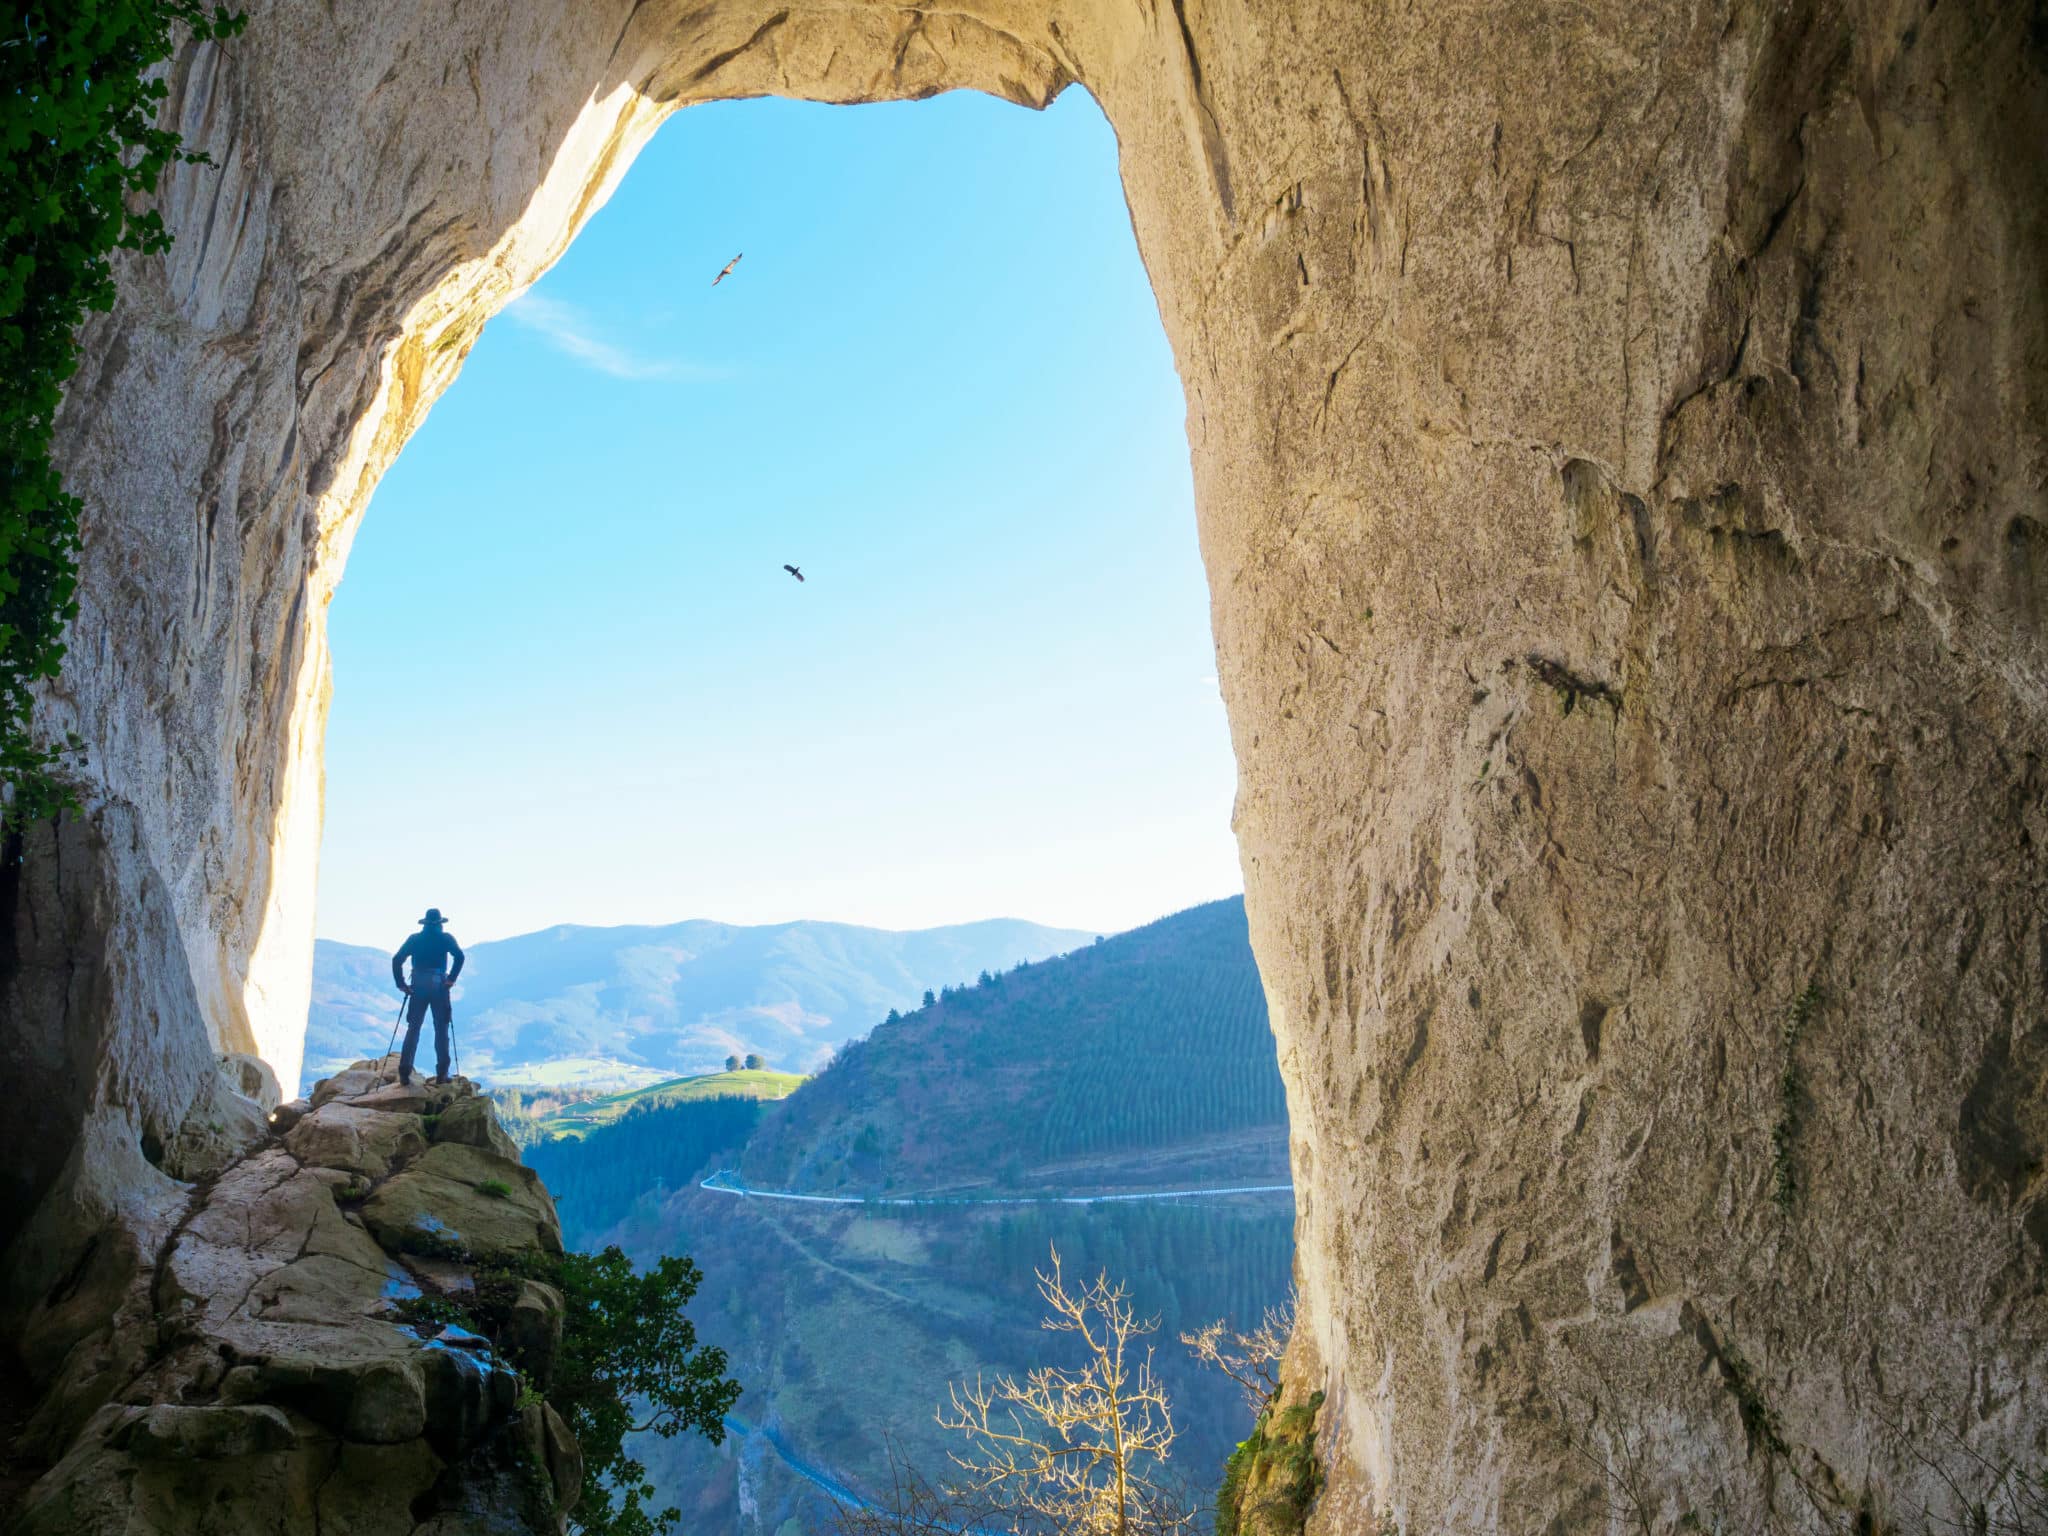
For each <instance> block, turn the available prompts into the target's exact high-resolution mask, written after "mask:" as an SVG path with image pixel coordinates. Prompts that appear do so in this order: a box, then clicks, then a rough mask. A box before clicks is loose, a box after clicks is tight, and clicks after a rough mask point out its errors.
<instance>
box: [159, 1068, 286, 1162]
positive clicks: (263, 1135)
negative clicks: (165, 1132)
mask: <svg viewBox="0 0 2048 1536" xmlns="http://www.w3.org/2000/svg"><path fill="white" fill-rule="evenodd" d="M269 1136H270V1120H269V1117H268V1115H267V1113H266V1112H265V1110H264V1109H263V1108H262V1107H261V1106H260V1105H259V1104H258V1103H257V1102H256V1100H254V1099H252V1098H246V1097H244V1096H243V1095H242V1094H241V1093H239V1092H237V1091H236V1089H235V1088H234V1087H233V1086H232V1085H231V1084H230V1083H229V1081H228V1079H227V1078H226V1077H224V1076H222V1075H220V1074H219V1073H215V1074H214V1075H213V1076H212V1077H210V1078H209V1079H207V1081H206V1082H205V1084H204V1086H203V1089H202V1092H201V1096H200V1098H199V1100H198V1102H196V1103H195V1104H194V1105H193V1106H192V1108H191V1109H190V1110H189V1111H187V1113H186V1115H185V1118H184V1120H183V1121H182V1122H181V1123H180V1125H179V1127H178V1133H177V1134H176V1135H175V1136H173V1137H172V1138H171V1143H170V1145H169V1146H168V1147H167V1148H165V1150H164V1157H163V1170H164V1172H166V1173H168V1174H170V1175H171V1176H172V1177H173V1178H178V1179H203V1178H210V1177H212V1176H213V1175H215V1174H217V1173H219V1172H220V1171H221V1170H222V1169H224V1168H226V1167H227V1166H228V1165H229V1164H230V1163H232V1162H234V1161H235V1160H236V1159H237V1158H239V1157H242V1156H244V1155H246V1154H247V1153H248V1152H249V1150H250V1149H251V1148H253V1147H256V1146H260V1145H261V1144H262V1143H263V1142H264V1141H265V1140H267V1139H268V1138H269Z"/></svg>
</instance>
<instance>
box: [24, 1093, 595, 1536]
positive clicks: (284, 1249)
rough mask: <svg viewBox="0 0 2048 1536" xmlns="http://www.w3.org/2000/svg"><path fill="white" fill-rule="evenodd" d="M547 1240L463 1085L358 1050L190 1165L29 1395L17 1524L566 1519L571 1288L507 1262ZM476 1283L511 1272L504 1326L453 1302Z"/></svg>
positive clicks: (529, 1195)
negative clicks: (551, 1393)
mask: <svg viewBox="0 0 2048 1536" xmlns="http://www.w3.org/2000/svg"><path fill="white" fill-rule="evenodd" d="M561 1251H562V1231H561V1224H560V1222H559V1220H558V1219H557V1218H556V1215H555V1208H554V1202H553V1201H552V1200H551V1199H550V1198H549V1196H548V1192H547V1190H546V1188H545V1187H544V1186H543V1185H542V1184H541V1182H540V1180H539V1178H537V1177H536V1176H535V1175H534V1173H533V1172H532V1170H531V1169H528V1168H526V1167H523V1166H522V1165H521V1164H520V1161H519V1153H518V1150H517V1148H515V1147H514V1146H513V1144H512V1142H511V1140H510V1139H509V1138H508V1137H507V1136H506V1135H505V1133H504V1131H503V1130H502V1129H500V1128H499V1125H498V1121H497V1116H496V1114H495V1112H494V1111H493V1109H492V1106H491V1103H490V1101H489V1100H488V1099H486V1098H484V1097H482V1096H480V1095H479V1094H478V1093H477V1091H476V1089H475V1087H474V1086H473V1085H472V1084H471V1083H470V1082H468V1081H467V1080H466V1079H463V1078H456V1079H455V1080H453V1081H452V1082H450V1083H447V1084H443V1085H430V1084H426V1083H423V1082H419V1081H415V1082H414V1083H413V1084H411V1085H409V1086H407V1085H401V1084H400V1083H399V1082H398V1081H397V1058H396V1057H389V1058H386V1059H385V1060H384V1061H382V1062H369V1061H362V1062H357V1063H356V1064H355V1065H354V1066H353V1067H352V1068H351V1069H350V1070H348V1071H346V1072H343V1073H340V1074H339V1075H337V1076H335V1077H332V1078H328V1079H324V1080H323V1081H321V1082H320V1083H319V1084H318V1085H316V1087H315V1088H314V1091H313V1094H312V1096H311V1098H310V1100H307V1099H300V1100H295V1101H293V1102H292V1103H289V1104H283V1105H280V1106H278V1108H277V1109H276V1110H275V1111H273V1112H272V1113H271V1114H270V1116H269V1117H268V1123H267V1125H266V1126H264V1127H263V1129H262V1130H261V1131H260V1132H259V1133H258V1134H257V1135H256V1136H255V1137H254V1138H253V1139H252V1140H250V1141H249V1142H248V1144H247V1145H246V1146H245V1148H244V1149H243V1150H242V1151H241V1153H240V1155H238V1156H234V1157H232V1158H230V1159H229V1160H227V1161H226V1163H225V1166H223V1167H221V1168H220V1170H219V1171H218V1172H217V1173H215V1174H212V1175H210V1176H208V1177H205V1178H202V1179H200V1180H199V1181H197V1182H196V1183H194V1184H193V1185H192V1186H191V1192H190V1196H189V1200H188V1202H187V1204H186V1206H185V1209H184V1211H183V1213H182V1215H180V1216H179V1217H178V1218H177V1220H176V1221H175V1223H174V1224H173V1225H172V1226H171V1227H170V1230H169V1232H168V1234H167V1236H166V1237H165V1238H164V1240H163V1244H162V1247H161V1249H160V1251H159V1252H158V1253H157V1254H156V1256H155V1262H154V1264H153V1265H149V1266H147V1267H145V1268H143V1269H141V1270H140V1271H139V1272H138V1273H136V1275H135V1276H134V1280H133V1283H132V1284H131V1285H130V1286H129V1287H128V1295H127V1297H126V1298H125V1299H124V1301H123V1303H122V1304H121V1305H120V1306H119V1307H117V1308H116V1309H115V1317H114V1320H113V1324H112V1327H111V1329H103V1330H101V1331H100V1333H99V1335H97V1338H98V1344H97V1347H96V1348H95V1349H94V1350H93V1351H92V1352H91V1357H90V1358H84V1359H74V1360H72V1361H69V1362H67V1364H68V1365H69V1367H70V1368H69V1369H68V1370H66V1371H65V1372H64V1373H62V1374H61V1375H60V1377H59V1378H58V1380H57V1381H56V1382H55V1383H54V1384H53V1386H52V1388H51V1391H50V1392H49V1394H48V1396H47V1397H46V1398H45V1400H44V1403H43V1406H42V1408H41V1409H40V1410H39V1411H38V1413H37V1416H36V1418H37V1421H38V1425H37V1427H39V1428H40V1430H41V1431H42V1433H43V1434H44V1436H45V1437H46V1443H48V1444H50V1446H51V1449H52V1451H54V1452H55V1453H57V1454H56V1460H55V1464H54V1465H53V1466H51V1467H50V1469H49V1471H48V1472H46V1473H45V1474H44V1475H43V1476H42V1477H41V1478H40V1479H39V1480H38V1481H37V1482H36V1483H35V1485H34V1486H33V1488H31V1489H30V1490H29V1492H28V1495H27V1497H26V1499H25V1501H24V1503H23V1507H22V1509H21V1511H20V1525H19V1530H20V1531H21V1532H22V1533H23V1536H82V1533H103V1532H104V1533H111V1532H140V1531H148V1532H152V1533H175V1536H215V1533H219V1536H229V1533H233V1536H248V1533H254V1532H276V1533H293V1536H296V1533H300V1532H304V1533H308V1536H314V1533H317V1536H348V1533H362V1536H393V1533H397V1532H407V1533H412V1536H455V1533H458V1532H460V1533H464V1536H470V1533H479V1532H482V1533H506V1536H510V1533H515V1532H557V1531H560V1530H561V1529H563V1528H564V1526H565V1523H566V1512H567V1510H568V1508H569V1507H570V1505H571V1504H572V1503H573V1502H574V1500H575V1497H576V1494H577V1491H578V1489H579V1488H580V1486H581V1482H582V1463H581V1456H580V1453H579V1451H578V1449H577V1446H576V1442H575V1440H574V1438H573V1437H572V1436H571V1435H570V1433H569V1430H568V1427H567V1425H566V1424H564V1423H563V1421H562V1419H561V1417H560V1416H559V1415H558V1414H557V1413H556V1412H555V1411H554V1409H553V1408H551V1407H549V1406H548V1405H547V1403H546V1402H545V1401H544V1400H542V1398H541V1396H540V1392H541V1389H543V1388H544V1387H545V1386H546V1383H547V1380H548V1376H549V1372H550V1369H551V1367H552V1364H553V1359H554V1355H555V1352H556V1349H557V1348H558V1346H559V1344H560V1340H561V1333H562V1297H561V1295H560V1293H559V1292H558V1291H556V1290H555V1289H554V1288H553V1287H552V1286H550V1285H548V1284H546V1283H544V1282H543V1281H541V1280H538V1279H532V1278H526V1277H525V1276H524V1275H522V1273H521V1271H522V1270H524V1269H533V1268H538V1267H542V1265H540V1264H537V1263H536V1262H535V1261H543V1260H545V1258H546V1257H547V1256H550V1255H555V1254H559V1253H560V1252H561ZM479 1284H484V1285H488V1286H493V1287H496V1288H498V1289H500V1290H509V1292H510V1294H509V1295H507V1296H506V1297H504V1298H502V1299H501V1301H502V1306H503V1308H504V1310H505V1314H506V1316H507V1317H508V1318H509V1320H510V1321H509V1323H508V1325H507V1326H506V1327H505V1328H504V1329H503V1330H501V1331H500V1333H501V1337H500V1341H499V1344H498V1345H496V1346H494V1345H493V1344H492V1343H491V1342H489V1341H487V1340H485V1339H483V1338H480V1337H479V1336H477V1335H476V1334H474V1333H470V1332H468V1331H466V1330H465V1329H463V1328H460V1327H456V1326H452V1325H450V1324H448V1323H447V1322H446V1321H445V1320H444V1319H445V1317H446V1316H447V1314H449V1313H450V1312H452V1311H453V1310H454V1307H453V1306H451V1305H450V1304H451V1303H454V1304H460V1303H463V1302H467V1301H472V1300H474V1298H475V1294H476V1290H477V1287H478V1286H479ZM501 1350H502V1352H501ZM110 1380H114V1381H118V1382H119V1384H118V1385H117V1386H115V1387H114V1388H113V1390H111V1391H109V1390H108V1387H107V1383H108V1382H109V1381H110ZM95 1399H97V1401H95ZM67 1424H77V1425H78V1427H77V1428H76V1430H75V1431H74V1432H71V1433H65V1432H64V1428H63V1427H64V1426H65V1425H67ZM52 1437H54V1438H52Z"/></svg>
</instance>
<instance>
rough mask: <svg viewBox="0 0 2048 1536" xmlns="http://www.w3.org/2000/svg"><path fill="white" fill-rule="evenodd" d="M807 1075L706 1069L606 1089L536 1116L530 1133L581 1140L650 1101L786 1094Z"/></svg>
mask: <svg viewBox="0 0 2048 1536" xmlns="http://www.w3.org/2000/svg"><path fill="white" fill-rule="evenodd" d="M807 1081H808V1079H807V1078H805V1077H804V1076H803V1075H802V1074H801V1073H798V1072H770V1071H766V1070H762V1071H758V1072H747V1071H740V1072H706V1073H702V1074H700V1075H699V1076H697V1077H675V1078H670V1079H669V1080H668V1081H667V1082H665V1083H653V1084H650V1085H649V1086H647V1087H645V1088H635V1089H632V1090H631V1091H629V1092H626V1093H613V1094H607V1095H606V1096H605V1097H603V1098H601V1099H585V1100H583V1101H582V1102H581V1103H577V1104H564V1105H563V1106H562V1107H561V1108H560V1109H556V1110H551V1111H550V1112H548V1113H547V1114H545V1115H541V1116H539V1117H537V1118H536V1119H535V1120H533V1121H532V1123H531V1125H530V1127H528V1128H527V1136H528V1137H529V1138H530V1139H533V1140H539V1141H545V1140H551V1139H554V1138H556V1137H563V1136H567V1137H572V1138H576V1139H578V1140H580V1139H581V1138H582V1137H584V1136H587V1135H589V1134H590V1132H592V1131H594V1130H596V1129H597V1128H598V1127H599V1126H601V1125H610V1124H611V1123H612V1122H613V1121H614V1120H617V1119H618V1118H620V1117H621V1116H622V1115H625V1114H627V1113H629V1112H630V1111H632V1110H634V1109H637V1108H640V1107H641V1106H643V1105H644V1106H646V1107H647V1108H650V1109H651V1108H653V1107H655V1106H656V1105H666V1104H683V1103H687V1102H689V1101H690V1100H692V1099H786V1098H788V1097H789V1096H790V1095H791V1094H792V1093H795V1092H796V1090H797V1089H799V1088H801V1087H802V1086H803V1085H804V1083H805V1082H807Z"/></svg>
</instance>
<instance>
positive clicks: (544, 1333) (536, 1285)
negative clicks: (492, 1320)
mask: <svg viewBox="0 0 2048 1536" xmlns="http://www.w3.org/2000/svg"><path fill="white" fill-rule="evenodd" d="M504 1345H505V1353H506V1354H507V1356H509V1357H510V1359H511V1361H512V1363H513V1364H514V1365H516V1366H518V1367H519V1369H520V1370H522V1371H524V1372H525V1373H526V1375H527V1376H528V1377H530V1378H531V1379H532V1380H533V1381H535V1382H537V1383H539V1384H540V1385H541V1386H543V1387H545V1386H546V1385H547V1384H548V1382H549V1380H550V1379H551V1378H552V1377H553V1376H554V1372H555V1355H556V1353H557V1352H558V1351H559V1350H560V1349H561V1347H562V1293H561V1292H560V1291H558V1290H556V1289H555V1288H554V1287H553V1286H552V1285H548V1284H546V1283H545V1282H544V1281H540V1280H525V1281H522V1282H520V1286H519V1295H518V1297H517V1299H516V1300H514V1301H513V1303H512V1307H511V1310H510V1311H509V1312H508V1313H507V1314H506V1317H505V1328H504Z"/></svg>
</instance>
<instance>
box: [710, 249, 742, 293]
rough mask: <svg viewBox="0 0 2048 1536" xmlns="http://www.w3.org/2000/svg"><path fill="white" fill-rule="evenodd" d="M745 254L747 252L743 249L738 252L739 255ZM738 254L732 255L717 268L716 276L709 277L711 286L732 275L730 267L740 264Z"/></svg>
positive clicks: (715, 285)
mask: <svg viewBox="0 0 2048 1536" xmlns="http://www.w3.org/2000/svg"><path fill="white" fill-rule="evenodd" d="M746 254H747V253H746V252H745V251H741V252H740V256H744V255H746ZM740 256H735V257H733V259H732V260H731V261H728V262H727V263H726V264H725V265H724V266H723V267H721V268H719V270H718V276H716V277H714V278H713V279H711V286H712V287H714V288H716V287H717V286H718V285H719V284H720V283H722V282H724V281H725V280H726V278H728V277H730V276H731V275H732V269H733V268H734V267H736V266H738V265H739V264H740Z"/></svg>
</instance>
